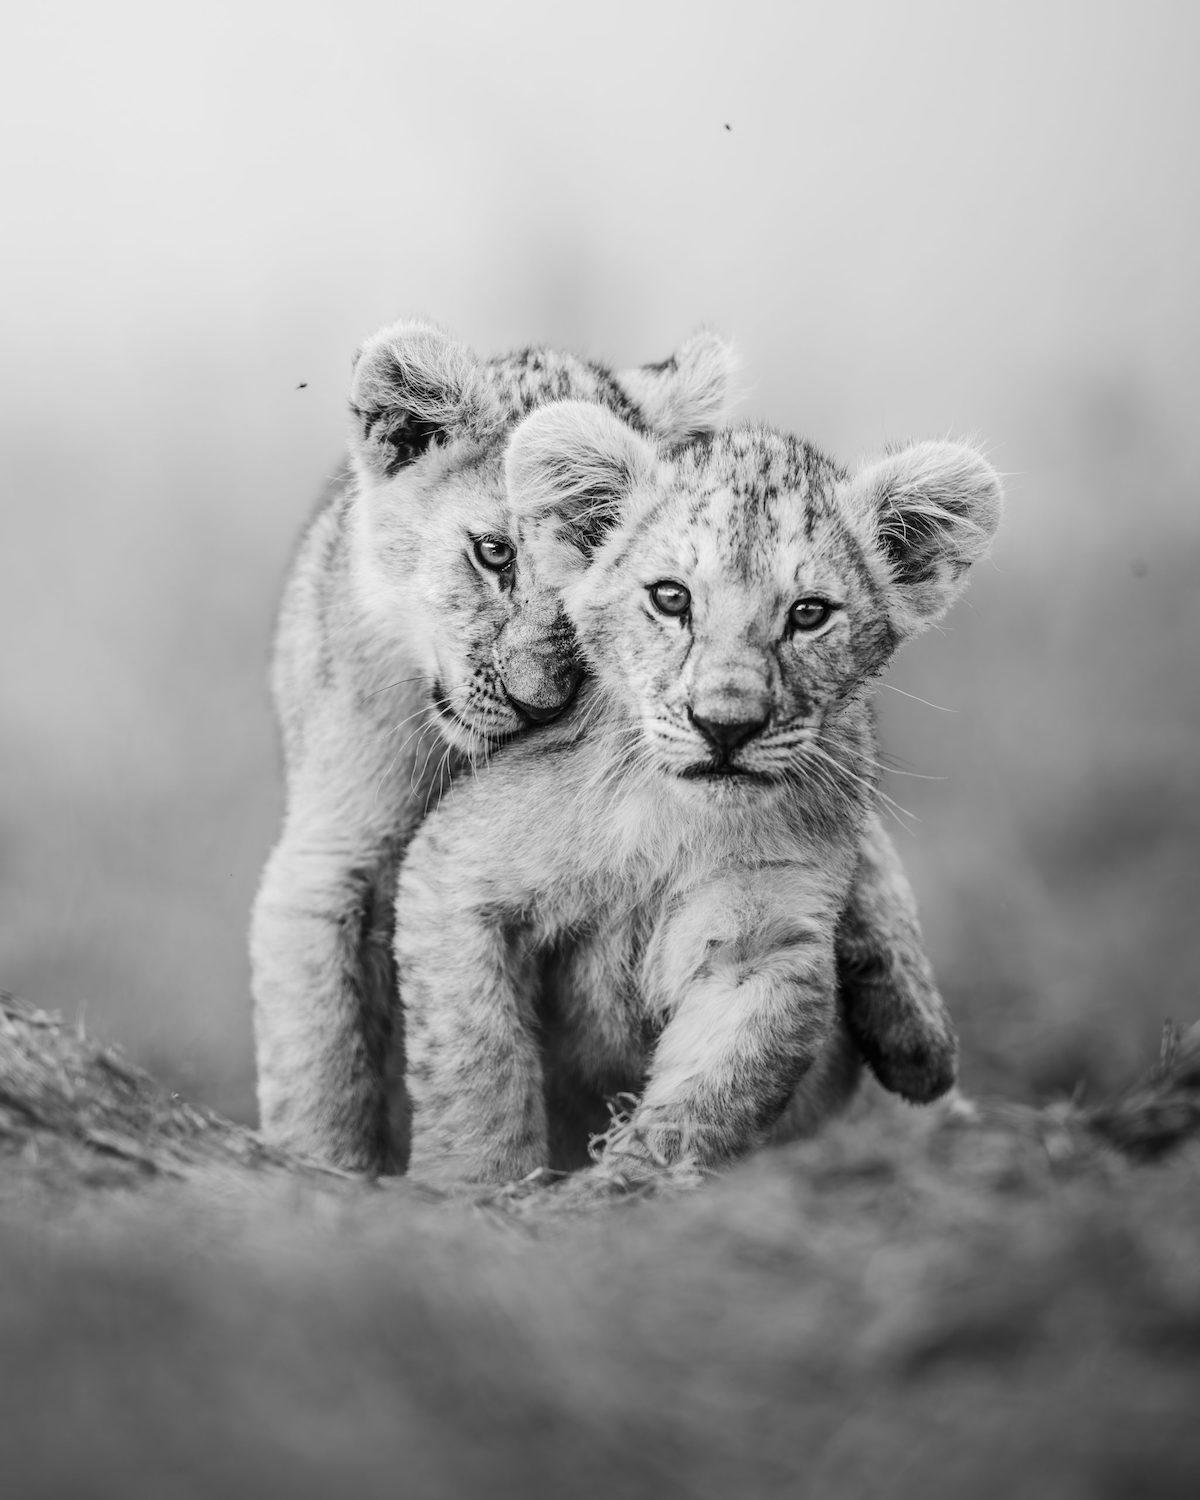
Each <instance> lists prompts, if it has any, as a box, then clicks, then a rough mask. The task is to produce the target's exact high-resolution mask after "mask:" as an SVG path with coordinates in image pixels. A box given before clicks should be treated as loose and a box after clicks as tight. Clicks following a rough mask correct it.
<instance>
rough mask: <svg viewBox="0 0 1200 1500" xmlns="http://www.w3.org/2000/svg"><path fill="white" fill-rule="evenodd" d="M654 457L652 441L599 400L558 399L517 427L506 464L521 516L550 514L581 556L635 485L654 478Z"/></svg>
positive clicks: (544, 517) (605, 529)
mask: <svg viewBox="0 0 1200 1500" xmlns="http://www.w3.org/2000/svg"><path fill="white" fill-rule="evenodd" d="M658 463H659V460H658V454H657V452H656V451H655V449H654V447H653V446H652V444H650V443H649V442H647V441H646V439H645V438H643V437H641V436H640V435H639V434H638V433H636V432H634V430H633V428H632V427H630V426H628V425H627V424H626V423H625V422H622V421H621V419H620V418H619V417H615V416H613V414H612V412H610V411H606V410H605V409H604V407H602V406H596V405H594V404H593V403H592V402H590V401H558V402H554V403H552V404H551V405H549V406H543V407H540V408H539V409H538V410H537V411H535V412H534V413H533V414H532V415H531V416H528V417H526V418H525V420H524V421H523V422H522V423H521V424H520V425H519V426H518V427H517V429H516V430H515V432H514V433H513V435H512V438H511V440H510V442H509V445H508V452H507V454H506V455H505V472H506V477H507V481H508V493H509V497H510V499H511V500H512V502H513V504H514V506H515V507H516V509H517V511H518V514H519V515H520V516H521V517H522V519H528V520H538V521H542V520H544V521H547V522H549V523H550V527H551V529H552V531H553V533H554V535H555V536H556V537H557V538H558V539H559V540H561V541H564V542H566V543H568V544H569V546H570V547H572V548H573V549H574V551H575V552H576V553H577V554H578V555H579V557H580V558H581V559H582V558H586V557H589V556H590V555H591V553H592V552H593V551H594V550H595V548H596V547H597V546H598V545H599V543H600V542H601V541H602V540H603V538H604V536H605V534H606V533H607V532H608V531H609V530H611V528H612V527H613V526H614V525H615V524H616V523H617V521H618V520H619V519H620V518H621V516H622V515H623V514H624V511H625V507H626V504H627V502H628V500H629V497H630V495H631V494H632V493H633V491H634V490H636V489H637V488H638V487H639V486H641V485H643V484H645V483H646V482H648V481H650V480H652V479H653V477H654V475H655V474H656V472H657V470H658ZM539 529H540V528H539Z"/></svg>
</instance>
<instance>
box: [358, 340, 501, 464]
mask: <svg viewBox="0 0 1200 1500" xmlns="http://www.w3.org/2000/svg"><path fill="white" fill-rule="evenodd" d="M350 411H351V414H352V423H351V430H350V447H351V451H352V453H353V455H354V457H355V458H356V459H357V460H358V462H359V464H360V465H361V466H362V467H363V469H365V470H366V471H367V473H369V474H370V475H372V476H373V477H374V478H376V479H390V478H391V477H392V475H394V474H396V473H398V472H399V470H401V469H402V468H404V467H405V465H406V464H410V463H412V462H414V460H416V459H418V458H420V457H421V455H422V454H423V453H425V452H426V451H427V450H428V449H429V448H430V446H431V445H432V444H433V443H435V442H446V441H447V440H449V439H450V438H454V437H463V436H473V437H479V438H483V437H486V436H487V435H488V433H489V430H490V429H491V427H492V425H493V423H494V413H493V410H492V403H491V400H490V398H489V396H488V393H487V389H486V387H485V385H484V382H483V378H482V375H481V373H480V369H479V361H478V360H477V359H476V358H475V356H474V354H472V353H471V351H470V350H469V349H468V348H467V347H466V345H465V344H460V343H458V342H457V340H455V339H452V338H451V337H450V336H449V335H448V334H445V333H443V332H442V331H441V329H439V328H434V327H433V326H432V325H431V324H428V323H393V324H391V325H390V326H389V327H387V328H382V329H380V331H379V332H378V333H377V334H375V335H374V336H373V337H372V338H369V339H368V340H367V341H366V343H365V344H364V345H363V346H362V348H361V349H360V350H359V351H358V353H357V355H355V361H354V377H353V380H352V382H351V386H350Z"/></svg>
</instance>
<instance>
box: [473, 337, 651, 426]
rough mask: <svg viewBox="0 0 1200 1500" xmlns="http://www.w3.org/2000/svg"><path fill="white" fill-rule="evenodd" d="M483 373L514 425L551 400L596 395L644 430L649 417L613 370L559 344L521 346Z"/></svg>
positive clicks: (489, 363)
mask: <svg viewBox="0 0 1200 1500" xmlns="http://www.w3.org/2000/svg"><path fill="white" fill-rule="evenodd" d="M482 370H483V376H484V379H485V380H486V382H487V384H488V386H489V388H490V390H491V393H492V395H493V396H494V397H495V398H496V400H497V402H498V403H499V405H500V408H501V410H502V411H503V412H504V414H505V416H506V417H507V419H508V421H509V423H510V425H511V424H513V423H515V422H518V421H520V420H521V418H522V417H526V416H528V415H529V413H530V412H531V411H534V410H535V409H536V408H537V407H539V406H545V405H547V404H548V403H549V402H551V401H595V402H598V403H599V404H600V405H601V406H606V407H608V409H609V410H610V411H613V412H615V413H616V414H617V415H618V416H619V417H621V418H622V419H623V420H624V421H626V422H628V423H629V424H630V425H631V426H633V427H635V428H637V429H638V430H639V431H641V430H643V429H644V426H645V424H644V422H643V421H642V415H641V412H640V411H639V409H638V408H637V407H636V406H635V405H634V403H633V402H632V401H631V400H630V399H629V397H628V396H627V395H626V394H625V392H624V391H623V390H622V388H621V386H620V384H619V383H618V382H617V380H616V378H615V376H614V375H613V373H612V371H611V370H607V369H605V367H604V366H603V365H600V364H596V363H594V362H592V361H590V360H584V359H579V358H577V357H576V356H575V355H573V354H566V353H564V352H562V351H561V350H558V349H540V348H539V349H520V350H518V351H517V353H515V354H505V355H502V356H500V357H499V358H496V359H490V360H488V361H487V362H486V363H485V364H484V365H483V366H482Z"/></svg>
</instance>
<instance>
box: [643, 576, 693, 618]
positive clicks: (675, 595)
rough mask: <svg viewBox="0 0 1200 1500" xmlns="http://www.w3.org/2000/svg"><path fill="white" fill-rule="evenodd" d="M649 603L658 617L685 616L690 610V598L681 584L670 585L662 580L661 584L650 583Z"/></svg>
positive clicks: (666, 580)
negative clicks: (656, 611) (657, 613)
mask: <svg viewBox="0 0 1200 1500" xmlns="http://www.w3.org/2000/svg"><path fill="white" fill-rule="evenodd" d="M649 594H650V602H651V603H652V604H653V605H654V607H655V609H656V610H658V612H659V614H660V615H686V614H687V612H688V610H689V609H690V608H691V603H692V596H691V594H690V593H688V591H687V589H685V588H684V586H683V584H682V583H672V582H671V581H670V579H666V578H664V579H663V581H662V582H661V583H652V584H651V585H650V588H649Z"/></svg>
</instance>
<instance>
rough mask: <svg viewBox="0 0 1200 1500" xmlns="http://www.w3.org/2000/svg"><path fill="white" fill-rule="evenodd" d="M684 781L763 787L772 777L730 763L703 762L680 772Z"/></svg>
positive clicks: (695, 762)
mask: <svg viewBox="0 0 1200 1500" xmlns="http://www.w3.org/2000/svg"><path fill="white" fill-rule="evenodd" d="M678 775H679V776H680V777H681V779H682V780H684V781H701V782H713V783H717V784H722V783H723V784H726V785H733V786H736V785H737V784H739V783H741V784H743V785H746V786H753V785H756V784H757V785H760V786H761V785H763V784H764V783H766V782H769V781H770V780H771V777H770V776H764V775H763V773H762V772H761V771H753V770H751V769H750V768H749V767H748V766H738V765H732V764H730V762H729V761H717V760H701V761H694V762H693V763H692V764H691V765H690V766H684V768H683V769H682V770H681V771H680V772H678Z"/></svg>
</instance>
